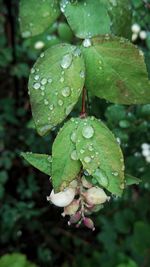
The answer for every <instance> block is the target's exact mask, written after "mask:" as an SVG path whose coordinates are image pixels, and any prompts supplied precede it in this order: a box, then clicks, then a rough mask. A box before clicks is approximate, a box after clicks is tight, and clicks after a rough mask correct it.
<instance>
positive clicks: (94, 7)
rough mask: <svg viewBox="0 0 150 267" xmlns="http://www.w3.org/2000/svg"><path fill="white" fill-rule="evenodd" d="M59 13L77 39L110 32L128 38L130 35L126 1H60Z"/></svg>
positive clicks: (129, 19)
mask: <svg viewBox="0 0 150 267" xmlns="http://www.w3.org/2000/svg"><path fill="white" fill-rule="evenodd" d="M123 2H124V3H123ZM61 11H62V12H63V13H64V15H65V16H66V18H67V21H68V23H69V25H70V27H71V28H72V30H73V31H74V33H75V34H76V36H77V37H79V38H89V37H93V36H96V35H99V34H108V33H112V32H113V33H114V34H116V35H118V36H119V35H121V36H124V37H129V35H130V34H129V33H131V30H130V29H131V9H130V5H129V1H128V0H127V1H122V0H115V1H112V0H109V1H103V0H92V1H91V0H84V1H78V2H75V3H71V2H70V1H66V0H62V1H61Z"/></svg>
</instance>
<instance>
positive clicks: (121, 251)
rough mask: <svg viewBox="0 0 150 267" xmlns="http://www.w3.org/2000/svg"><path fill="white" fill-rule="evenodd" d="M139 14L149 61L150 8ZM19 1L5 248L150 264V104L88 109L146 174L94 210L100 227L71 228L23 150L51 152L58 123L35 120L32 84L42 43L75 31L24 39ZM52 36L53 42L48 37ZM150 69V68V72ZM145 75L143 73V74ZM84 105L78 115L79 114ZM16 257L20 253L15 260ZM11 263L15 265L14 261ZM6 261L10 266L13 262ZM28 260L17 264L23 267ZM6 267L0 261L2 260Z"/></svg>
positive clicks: (4, 102) (0, 49)
mask: <svg viewBox="0 0 150 267" xmlns="http://www.w3.org/2000/svg"><path fill="white" fill-rule="evenodd" d="M133 12H134V20H135V22H137V23H138V24H140V25H141V28H142V30H145V31H146V32H147V39H146V40H141V39H140V38H137V40H136V42H135V43H136V44H138V45H139V46H140V47H141V48H142V49H143V51H144V53H145V57H146V61H147V67H148V68H149V66H148V61H149V59H150V9H149V5H145V4H144V1H141V0H134V1H133ZM17 18H18V1H17V0H13V1H2V0H1V1H0V85H1V86H0V96H1V99H0V138H1V140H0V248H1V249H0V254H1V255H5V254H6V253H14V252H20V253H23V254H25V255H26V256H27V258H28V260H30V261H32V262H34V263H35V264H37V265H38V266H41V267H46V266H54V267H58V266H59V267H69V266H73V267H97V266H102V267H137V266H140V267H149V266H150V225H149V221H150V164H149V163H148V162H147V159H146V158H145V157H144V155H143V154H142V148H141V145H142V144H143V143H150V134H149V133H150V123H149V121H150V120H149V119H150V105H143V106H136V107H135V106H127V107H126V106H121V105H113V104H110V103H106V102H105V101H102V100H99V99H96V98H95V99H92V100H91V104H90V108H89V114H90V112H92V114H95V115H96V116H97V117H98V118H102V119H103V120H104V121H105V122H106V123H107V125H108V127H109V128H110V129H111V130H112V131H113V132H114V133H115V134H116V136H117V137H119V138H120V141H121V147H122V149H123V152H124V155H125V159H126V160H125V162H126V169H127V172H128V173H131V174H132V175H134V176H137V177H139V178H141V179H142V182H141V184H140V185H139V186H132V187H130V188H127V190H126V191H125V193H124V195H123V197H122V198H121V199H117V198H114V197H113V199H112V201H111V202H109V203H108V204H106V205H105V208H104V209H103V210H102V211H100V212H99V213H98V214H94V215H93V217H92V218H93V220H94V221H95V225H96V231H95V232H92V231H90V230H88V229H85V228H83V227H81V228H79V229H76V228H73V227H70V228H69V227H68V226H67V219H62V218H61V212H62V211H61V209H58V208H55V207H54V206H50V205H49V203H47V201H46V196H47V195H49V193H50V190H51V185H50V183H49V177H48V176H46V175H43V174H42V173H40V172H39V171H36V170H35V169H33V168H32V167H31V166H29V165H28V164H27V163H26V162H25V161H24V160H23V159H21V157H20V152H21V151H33V152H38V153H49V154H50V153H51V146H52V143H53V140H54V138H55V136H56V132H57V129H56V130H55V131H53V132H52V133H50V135H49V136H47V137H44V138H41V137H39V136H38V135H37V133H36V131H35V129H34V123H33V121H32V120H31V119H32V116H31V110H30V103H29V97H28V94H27V82H28V76H29V71H30V68H31V66H32V65H33V62H34V61H35V60H36V58H37V57H38V55H39V53H41V50H42V49H40V50H39V49H36V48H35V47H36V44H37V42H38V41H42V42H43V43H44V47H43V49H45V48H47V47H49V46H51V45H52V44H55V43H59V42H62V41H69V42H70V41H71V42H74V39H73V37H72V33H71V32H70V33H68V34H67V35H66V36H64V35H63V34H62V33H61V32H59V31H58V25H59V23H60V22H65V19H64V18H63V17H61V18H59V20H58V24H55V25H54V26H53V29H50V33H49V36H51V38H46V36H47V33H45V34H43V35H40V36H37V37H34V38H32V39H28V40H23V39H22V38H21V34H20V31H19V24H18V19H17ZM48 39H49V40H48ZM149 74H150V73H149ZM139 80H140V77H139ZM78 107H79V105H77V107H76V109H75V110H74V112H72V114H71V116H77V115H78V114H79V108H78ZM16 263H17V258H16ZM7 266H8V267H10V266H11V267H13V266H14V265H11V264H8V265H7ZM7 266H6V265H5V267H7ZM22 266H29V265H20V264H19V263H18V265H15V267H22ZM0 267H3V265H1V261H0Z"/></svg>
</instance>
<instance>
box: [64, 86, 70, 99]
mask: <svg viewBox="0 0 150 267" xmlns="http://www.w3.org/2000/svg"><path fill="white" fill-rule="evenodd" d="M62 95H63V96H64V97H68V96H69V95H70V88H69V87H65V88H63V89H62Z"/></svg>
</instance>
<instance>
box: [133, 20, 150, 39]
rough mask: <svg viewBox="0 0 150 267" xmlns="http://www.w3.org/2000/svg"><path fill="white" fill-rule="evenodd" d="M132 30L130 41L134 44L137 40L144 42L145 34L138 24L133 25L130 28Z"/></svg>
mask: <svg viewBox="0 0 150 267" xmlns="http://www.w3.org/2000/svg"><path fill="white" fill-rule="evenodd" d="M131 30H132V41H133V42H135V41H136V40H137V39H138V38H140V39H141V40H145V39H146V37H147V33H146V31H144V30H141V27H140V25H139V24H137V23H134V24H133V25H132V27H131Z"/></svg>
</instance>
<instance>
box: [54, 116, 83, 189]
mask: <svg viewBox="0 0 150 267" xmlns="http://www.w3.org/2000/svg"><path fill="white" fill-rule="evenodd" d="M77 127H78V119H71V120H70V121H68V122H67V123H66V124H65V125H64V126H63V128H62V129H61V130H60V132H59V133H58V135H57V137H56V139H55V141H54V143H53V147H52V157H53V161H52V182H53V186H54V189H55V191H59V190H60V191H62V190H63V189H64V188H65V187H66V186H67V185H68V184H69V183H70V182H71V181H72V180H74V179H75V178H76V176H77V175H78V173H79V171H80V168H81V163H80V161H79V160H78V157H77V152H76V146H75V142H76V129H77Z"/></svg>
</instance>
